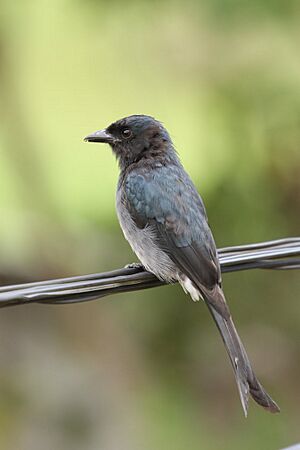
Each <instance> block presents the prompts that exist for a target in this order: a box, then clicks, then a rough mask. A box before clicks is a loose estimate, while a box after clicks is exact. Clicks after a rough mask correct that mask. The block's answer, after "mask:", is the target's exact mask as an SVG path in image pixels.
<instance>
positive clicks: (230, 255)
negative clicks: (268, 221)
mask: <svg viewBox="0 0 300 450" xmlns="http://www.w3.org/2000/svg"><path fill="white" fill-rule="evenodd" d="M218 254H219V259H220V264H221V270H222V272H223V273H227V272H236V271H239V270H249V269H277V270H279V269H280V270H284V269H285V270H288V269H300V237H294V238H286V239H279V240H274V241H268V242H261V243H256V244H248V245H239V246H234V247H226V248H221V249H219V250H218ZM164 284H165V283H164V282H163V281H161V280H159V279H158V278H156V277H155V276H154V275H153V274H151V273H150V272H147V271H146V270H145V269H144V268H143V267H142V266H140V267H125V268H122V269H118V270H113V271H111V272H103V273H95V274H90V275H83V276H75V277H69V278H61V279H55V280H47V281H38V282H33V283H25V284H16V285H11V286H3V287H0V308H4V307H7V306H17V305H23V304H27V303H43V304H54V305H62V304H69V303H80V302H87V301H90V300H96V299H98V298H102V297H105V296H107V295H110V294H116V293H119V292H130V291H138V290H142V289H149V288H153V287H156V286H162V285H164Z"/></svg>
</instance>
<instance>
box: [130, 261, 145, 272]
mask: <svg viewBox="0 0 300 450" xmlns="http://www.w3.org/2000/svg"><path fill="white" fill-rule="evenodd" d="M125 269H138V270H140V271H142V270H144V271H146V269H145V267H144V266H143V264H142V263H139V262H134V263H130V264H126V266H125Z"/></svg>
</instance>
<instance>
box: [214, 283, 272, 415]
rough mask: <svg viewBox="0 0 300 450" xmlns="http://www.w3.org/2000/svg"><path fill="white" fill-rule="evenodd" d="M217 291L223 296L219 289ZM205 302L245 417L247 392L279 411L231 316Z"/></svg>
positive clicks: (259, 402)
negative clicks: (232, 374) (215, 327)
mask: <svg viewBox="0 0 300 450" xmlns="http://www.w3.org/2000/svg"><path fill="white" fill-rule="evenodd" d="M219 292H220V293H221V295H222V296H223V292H222V291H221V289H220V291H219ZM224 300H225V299H224ZM206 304H207V306H208V308H209V310H210V312H211V314H212V316H213V318H214V321H215V322H216V325H217V327H218V329H219V331H220V334H221V336H222V339H223V342H224V344H225V347H226V350H227V353H228V355H229V358H230V361H231V364H232V367H233V371H234V375H235V379H236V383H237V386H238V390H239V394H240V399H241V403H242V406H243V410H244V413H245V416H246V417H247V412H248V399H249V393H250V395H251V396H252V398H253V399H254V400H255V401H256V403H258V404H259V405H261V406H263V407H264V408H265V409H267V410H268V411H270V412H272V413H276V412H279V411H280V409H279V407H278V406H277V405H276V403H275V402H274V400H272V398H271V397H270V396H269V394H268V393H267V392H266V391H265V389H264V388H263V387H262V385H261V384H260V382H259V381H258V379H257V378H256V376H255V373H254V371H253V369H252V367H251V364H250V361H249V358H248V356H247V353H246V350H245V349H244V346H243V344H242V341H241V339H240V337H239V335H238V333H237V331H236V328H235V326H234V323H233V321H232V318H231V316H230V315H228V317H227V318H224V317H222V316H221V314H219V313H218V312H217V311H216V310H215V308H214V307H213V306H211V303H210V301H209V300H206Z"/></svg>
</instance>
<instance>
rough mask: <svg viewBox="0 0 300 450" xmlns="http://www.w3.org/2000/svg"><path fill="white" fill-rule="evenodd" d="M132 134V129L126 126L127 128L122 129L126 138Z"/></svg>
mask: <svg viewBox="0 0 300 450" xmlns="http://www.w3.org/2000/svg"><path fill="white" fill-rule="evenodd" d="M131 135H132V131H131V130H129V129H128V128H126V129H125V130H123V131H122V136H123V137H124V138H126V139H128V138H130V137H131Z"/></svg>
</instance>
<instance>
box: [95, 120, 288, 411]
mask: <svg viewBox="0 0 300 450" xmlns="http://www.w3.org/2000/svg"><path fill="white" fill-rule="evenodd" d="M86 140H87V141H90V142H106V143H109V144H110V145H111V147H112V149H113V152H114V153H115V155H116V157H117V159H118V162H119V166H120V178H119V183H118V189H117V214H118V218H119V221H120V224H121V227H122V230H123V233H124V235H125V237H126V239H127V240H128V242H129V243H130V245H131V247H132V249H133V250H134V252H135V253H136V255H137V256H138V258H139V259H140V261H141V263H142V264H143V266H144V267H145V268H146V269H147V270H149V271H150V272H152V273H154V274H155V275H156V276H157V277H158V278H160V279H163V280H165V281H167V282H172V281H179V283H180V284H181V286H182V287H183V289H184V290H185V292H187V293H189V294H190V295H191V297H192V298H193V300H198V299H199V298H200V297H201V298H203V299H204V301H205V303H206V304H207V306H208V309H209V311H210V313H211V314H212V316H213V318H214V321H215V322H216V325H217V327H218V329H219V331H220V334H221V336H222V339H223V341H224V344H225V347H226V350H227V352H228V355H229V357H230V361H231V364H232V367H233V370H234V374H235V378H236V382H237V386H238V390H239V394H240V398H241V402H242V406H243V409H244V413H245V415H247V410H248V397H249V393H250V394H251V395H252V397H253V398H254V400H255V401H256V402H257V403H258V404H260V405H261V406H263V407H264V408H266V409H268V410H269V411H271V412H278V411H279V408H278V406H277V405H276V403H275V402H274V401H273V400H272V399H271V397H270V396H269V395H268V394H267V392H266V391H265V390H264V388H263V387H262V386H261V384H260V383H259V381H258V380H257V378H256V376H255V374H254V372H253V370H252V367H251V365H250V362H249V359H248V356H247V354H246V351H245V349H244V347H243V344H242V342H241V340H240V338H239V336H238V334H237V331H236V329H235V326H234V324H233V321H232V318H231V314H230V311H229V308H228V306H227V303H226V300H225V296H224V293H223V291H222V286H221V271H220V265H219V261H218V256H217V252H216V246H215V242H214V239H213V236H212V233H211V230H210V228H209V225H208V222H207V215H206V211H205V207H204V204H203V201H202V199H201V197H200V195H199V194H198V192H197V190H196V188H195V186H194V184H193V182H192V180H191V179H190V177H189V176H188V174H187V173H186V172H185V170H184V168H183V167H182V165H181V163H180V161H179V158H178V156H177V153H176V151H175V149H174V147H173V144H172V141H171V139H170V136H169V134H168V132H167V131H166V129H165V128H164V127H163V126H162V124H161V123H160V122H158V121H156V120H155V119H153V118H152V117H149V116H143V115H135V116H130V117H127V118H124V119H121V120H119V121H117V122H115V123H113V124H112V125H110V126H109V127H108V128H107V129H106V130H101V131H98V132H96V133H93V134H91V135H89V136H87V137H86Z"/></svg>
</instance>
